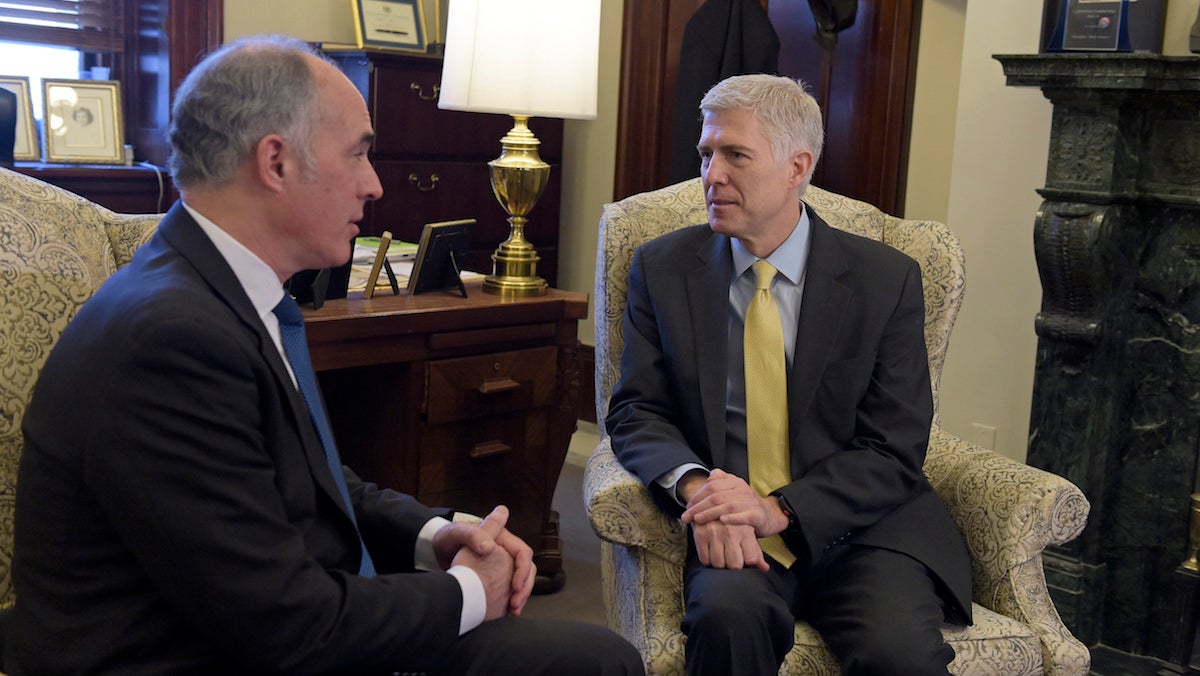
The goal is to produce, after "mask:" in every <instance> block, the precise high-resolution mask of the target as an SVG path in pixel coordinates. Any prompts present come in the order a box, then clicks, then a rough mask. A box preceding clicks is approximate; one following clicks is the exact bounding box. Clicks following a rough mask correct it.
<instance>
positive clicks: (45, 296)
mask: <svg viewBox="0 0 1200 676" xmlns="http://www.w3.org/2000/svg"><path fill="white" fill-rule="evenodd" d="M161 217H162V215H161V214H154V215H137V216H135V215H127V214H117V213H114V212H112V211H109V210H108V209H105V208H104V207H101V206H99V205H97V204H93V203H92V202H89V201H88V200H85V199H84V198H82V197H79V196H77V195H74V194H72V193H69V192H67V191H65V190H62V189H60V188H56V187H54V186H52V185H48V184H46V183H43V182H41V181H39V180H37V179H34V178H30V177H28V176H25V175H23V174H18V173H16V172H13V171H9V170H6V169H0V608H2V607H7V606H10V605H12V603H13V599H14V597H13V588H12V554H13V509H14V506H15V497H16V486H17V465H18V463H19V461H20V458H21V447H22V437H21V419H22V418H23V417H24V415H25V409H26V407H27V406H28V405H29V398H30V397H31V396H32V394H33V386H34V383H35V382H36V381H37V377H38V373H39V372H40V371H41V369H42V365H43V364H45V362H46V357H47V356H48V355H49V353H50V348H52V347H53V346H54V343H55V342H56V341H57V340H58V336H59V335H60V334H61V333H62V331H63V329H64V328H66V326H67V322H68V321H69V320H70V319H71V318H72V317H74V316H75V313H76V312H77V311H78V310H79V308H80V306H81V305H83V303H84V301H86V300H87V299H88V298H91V296H92V294H93V293H95V291H96V289H98V288H100V284H102V283H103V282H104V280H106V279H108V277H109V275H111V274H112V273H113V272H115V271H116V270H117V268H119V267H121V266H122V265H125V264H126V263H128V262H129V261H130V259H132V258H133V252H134V250H136V249H137V248H138V247H139V246H141V245H142V244H143V243H144V242H145V241H146V240H148V239H149V238H150V235H151V234H153V232H154V229H155V228H156V227H157V226H158V221H159V219H160V218H161ZM64 414H65V415H69V412H64Z"/></svg>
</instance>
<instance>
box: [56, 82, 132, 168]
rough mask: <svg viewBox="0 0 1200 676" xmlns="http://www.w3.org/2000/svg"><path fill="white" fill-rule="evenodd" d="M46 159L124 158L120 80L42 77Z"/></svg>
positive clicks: (97, 160)
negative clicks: (43, 78) (53, 78)
mask: <svg viewBox="0 0 1200 676" xmlns="http://www.w3.org/2000/svg"><path fill="white" fill-rule="evenodd" d="M42 90H43V95H42V105H43V107H44V112H43V114H42V127H43V131H44V132H45V136H46V160H47V161H49V162H77V163H81V164H120V163H121V162H122V160H124V157H125V154H124V149H123V147H122V146H123V144H124V143H125V141H124V136H123V133H124V123H123V122H122V121H121V83H120V82H117V81H115V80H52V79H45V80H42Z"/></svg>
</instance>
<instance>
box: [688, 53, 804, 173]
mask: <svg viewBox="0 0 1200 676" xmlns="http://www.w3.org/2000/svg"><path fill="white" fill-rule="evenodd" d="M725 110H749V111H750V112H751V113H752V114H753V115H754V117H755V119H757V120H758V123H759V124H760V125H762V129H763V133H764V134H766V136H767V140H768V141H769V142H770V144H771V155H772V156H773V157H774V158H775V161H776V162H783V161H784V160H786V159H787V158H789V157H791V156H792V154H793V153H796V152H798V151H800V150H807V151H809V152H810V153H812V156H813V167H816V166H817V161H818V160H820V159H821V149H822V148H823V147H824V145H825V126H824V123H823V122H822V120H821V107H820V105H819V104H817V100H816V99H814V98H813V97H812V95H811V94H809V93H808V91H806V88H805V85H804V83H803V82H801V81H799V80H793V79H792V78H789V77H781V76H777V75H761V74H759V75H735V76H733V77H730V78H726V79H724V80H722V81H720V82H718V83H717V84H715V85H713V87H712V89H709V90H708V93H707V94H705V95H704V98H703V99H702V100H701V101H700V111H701V112H702V113H714V112H719V111H725ZM811 176H812V172H809V177H811ZM805 186H806V187H807V179H806V181H805Z"/></svg>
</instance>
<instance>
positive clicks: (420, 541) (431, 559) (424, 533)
mask: <svg viewBox="0 0 1200 676" xmlns="http://www.w3.org/2000/svg"><path fill="white" fill-rule="evenodd" d="M449 525H450V522H449V521H448V520H446V519H443V518H442V517H440V516H435V517H433V518H432V519H430V520H428V521H426V522H425V525H424V526H421V531H420V532H419V533H417V544H416V546H415V547H414V548H413V566H414V567H415V568H416V569H417V570H441V569H442V568H441V566H439V565H438V560H437V554H436V553H434V551H433V536H434V535H436V534H437V532H438V531H439V530H441V529H442V528H444V527H445V526H449Z"/></svg>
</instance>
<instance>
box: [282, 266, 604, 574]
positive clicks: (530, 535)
mask: <svg viewBox="0 0 1200 676" xmlns="http://www.w3.org/2000/svg"><path fill="white" fill-rule="evenodd" d="M586 313H587V297H586V296H585V295H583V294H580V293H573V292H566V291H558V290H555V289H551V290H550V292H549V293H548V294H547V295H545V296H541V297H537V298H502V297H500V296H494V295H489V294H484V293H483V292H482V289H481V287H480V283H479V282H478V281H476V282H474V283H470V284H468V285H467V297H466V298H462V297H459V296H458V295H453V294H450V293H447V292H433V293H428V294H421V295H417V296H409V295H408V294H407V293H405V292H401V293H400V295H387V294H383V295H379V294H377V295H376V296H375V297H374V298H371V299H369V300H368V299H364V298H363V297H362V294H361V293H351V294H350V296H349V297H348V298H345V299H338V300H331V301H327V302H326V303H325V304H324V305H323V306H322V307H321V309H320V310H312V309H311V308H310V309H307V310H305V321H306V330H307V334H308V342H309V349H310V351H311V353H312V361H313V366H314V368H315V369H316V371H317V375H318V378H319V379H320V381H321V388H322V391H323V394H324V396H325V402H326V405H327V407H328V409H329V416H330V419H331V422H332V424H333V429H334V434H335V435H336V437H337V440H338V448H339V450H340V452H341V454H342V459H343V461H344V462H345V463H346V464H347V465H349V466H350V467H351V468H353V469H354V470H355V471H356V472H357V473H358V474H359V475H360V476H362V477H363V478H364V479H366V480H369V481H373V482H375V483H378V484H379V485H381V486H386V487H388V488H394V489H396V490H400V491H403V492H405V493H409V494H412V495H415V496H416V497H417V498H418V499H419V500H421V501H422V502H423V503H425V504H428V505H431V506H445V507H453V508H455V509H460V510H463V511H468V512H472V513H475V514H479V515H484V514H486V513H487V512H489V511H491V509H492V508H493V507H494V506H495V505H497V504H505V505H507V506H508V507H509V509H510V512H511V516H510V518H509V523H508V527H509V530H511V531H513V532H514V533H516V534H517V535H518V536H520V537H521V538H522V539H524V540H525V541H526V542H528V543H529V544H530V546H532V547H533V550H534V561H535V562H536V564H537V568H538V583H537V587H536V588H535V591H536V592H538V593H548V592H553V591H557V590H558V589H559V588H561V587H562V585H563V584H564V582H565V577H564V575H563V570H562V548H561V544H560V542H559V537H558V514H557V513H555V512H554V511H553V510H551V508H550V506H551V500H552V499H553V497H554V488H555V485H556V484H557V482H558V476H559V473H560V472H561V470H562V465H563V462H564V460H565V459H566V454H567V447H568V445H569V444H570V440H571V435H572V433H574V431H575V426H576V418H577V414H578V410H579V390H580V385H581V379H580V370H579V364H580V358H579V340H578V333H577V329H578V322H579V320H580V319H582V318H584V317H585V316H586Z"/></svg>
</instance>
